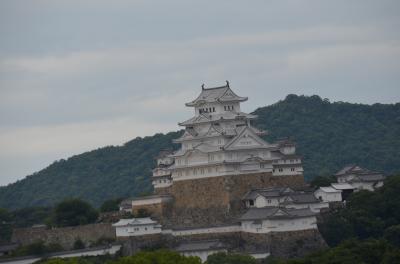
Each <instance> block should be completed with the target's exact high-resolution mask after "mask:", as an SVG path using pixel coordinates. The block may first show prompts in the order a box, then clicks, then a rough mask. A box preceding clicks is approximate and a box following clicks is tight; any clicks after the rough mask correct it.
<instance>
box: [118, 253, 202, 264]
mask: <svg viewBox="0 0 400 264" xmlns="http://www.w3.org/2000/svg"><path fill="white" fill-rule="evenodd" d="M111 264H201V260H200V258H198V257H185V256H182V255H180V254H179V253H177V252H173V251H169V250H163V249H161V250H156V251H141V252H139V253H137V254H136V255H134V256H130V257H123V258H120V259H118V260H116V261H113V262H111Z"/></svg>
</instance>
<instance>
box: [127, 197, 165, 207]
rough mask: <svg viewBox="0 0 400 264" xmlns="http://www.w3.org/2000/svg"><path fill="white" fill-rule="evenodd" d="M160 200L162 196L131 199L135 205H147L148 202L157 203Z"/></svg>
mask: <svg viewBox="0 0 400 264" xmlns="http://www.w3.org/2000/svg"><path fill="white" fill-rule="evenodd" d="M161 202H162V198H160V197H156V198H151V199H143V200H135V201H132V206H137V205H149V204H159V203H161Z"/></svg>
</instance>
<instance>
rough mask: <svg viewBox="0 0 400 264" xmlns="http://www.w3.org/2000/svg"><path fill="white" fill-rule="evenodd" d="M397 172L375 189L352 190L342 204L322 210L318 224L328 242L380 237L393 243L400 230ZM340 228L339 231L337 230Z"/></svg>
mask: <svg viewBox="0 0 400 264" xmlns="http://www.w3.org/2000/svg"><path fill="white" fill-rule="evenodd" d="M399 190H400V175H398V176H392V177H389V178H388V179H387V180H386V181H385V185H384V186H383V187H382V188H380V189H378V190H377V191H375V192H369V191H360V192H357V193H354V194H352V195H351V196H350V197H349V200H348V202H347V203H346V207H345V208H341V209H338V210H335V211H333V212H330V213H328V214H324V215H323V218H322V221H321V223H320V224H319V226H318V228H319V230H320V232H321V234H322V235H323V237H324V238H325V240H326V242H327V243H328V244H329V245H330V246H335V245H337V244H339V243H340V242H342V241H343V240H345V239H349V238H353V237H355V238H358V239H366V238H383V237H385V238H386V239H387V240H388V241H389V242H392V243H393V244H394V245H395V246H396V245H398V244H399V239H398V237H397V235H398V234H400V230H399V229H400V228H399V227H400V226H399V225H400V192H399ZM338 230H340V232H338Z"/></svg>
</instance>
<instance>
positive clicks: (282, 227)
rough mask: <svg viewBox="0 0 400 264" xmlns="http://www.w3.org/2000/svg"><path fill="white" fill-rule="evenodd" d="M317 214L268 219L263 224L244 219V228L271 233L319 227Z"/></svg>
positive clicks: (244, 229) (244, 230) (248, 230)
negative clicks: (294, 217)
mask: <svg viewBox="0 0 400 264" xmlns="http://www.w3.org/2000/svg"><path fill="white" fill-rule="evenodd" d="M316 223H317V219H316V218H315V216H311V217H303V218H296V219H268V220H263V221H262V223H261V224H254V223H253V221H243V222H242V230H243V232H248V233H269V232H287V231H299V230H308V229H316V228H317V224H316Z"/></svg>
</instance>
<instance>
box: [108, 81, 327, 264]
mask: <svg viewBox="0 0 400 264" xmlns="http://www.w3.org/2000/svg"><path fill="white" fill-rule="evenodd" d="M247 99H248V98H247V97H242V96H239V95H237V94H236V93H235V92H234V91H233V90H232V89H231V87H230V85H229V82H228V81H227V82H226V85H224V86H220V87H213V88H206V87H205V86H204V85H203V86H202V87H201V91H200V95H199V96H198V97H197V98H196V99H194V100H193V101H191V102H188V103H186V106H187V107H190V108H192V109H193V110H194V116H193V117H192V118H190V119H189V120H186V121H183V122H181V123H179V125H180V126H183V127H184V128H185V130H184V132H183V133H182V135H181V136H180V137H179V138H177V139H175V140H174V143H176V144H178V146H179V147H178V148H176V150H175V151H173V150H163V151H161V152H160V153H159V155H158V156H157V157H156V160H157V165H156V168H154V169H153V175H152V183H153V186H154V193H153V194H152V195H148V196H144V197H136V198H132V199H128V200H125V201H123V202H122V203H121V210H122V211H126V212H129V213H132V214H133V215H134V216H135V218H133V219H130V220H121V221H120V222H118V223H116V224H115V225H114V226H115V228H116V231H117V234H118V236H117V237H118V239H120V240H121V241H127V242H126V244H124V245H126V247H127V248H129V250H131V251H132V252H131V253H133V252H136V251H138V250H140V249H141V248H142V247H145V248H146V247H151V246H153V245H156V244H157V243H158V244H162V245H163V246H164V247H167V248H171V249H174V250H177V251H179V252H181V253H182V254H186V255H196V256H200V257H201V258H202V260H205V259H206V257H207V256H208V255H209V254H212V253H215V252H220V251H222V252H230V251H232V252H245V253H248V254H251V255H253V256H254V257H256V258H265V257H266V256H268V255H269V254H272V255H276V256H281V255H284V254H291V250H292V248H293V246H294V245H295V243H296V241H297V240H302V241H304V245H306V248H304V249H301V250H304V252H308V251H309V250H310V249H320V248H323V247H324V242H323V239H322V238H321V236H320V234H319V232H318V229H317V224H316V221H317V220H316V214H318V213H319V212H320V211H321V210H325V209H326V208H328V207H329V204H328V202H323V201H320V200H319V199H317V198H316V197H315V196H314V193H313V192H312V191H311V192H309V191H305V190H304V187H305V183H304V177H303V167H302V160H301V157H300V156H298V155H297V154H296V146H295V144H294V143H293V142H292V141H290V140H279V141H277V142H274V143H270V142H267V141H266V140H265V139H263V136H264V135H266V132H265V131H261V130H260V129H257V128H256V127H254V126H253V125H252V120H254V119H256V118H257V116H256V115H254V114H248V113H244V112H242V110H241V103H243V102H246V101H247ZM297 247H298V245H297ZM189 249H190V250H189Z"/></svg>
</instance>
